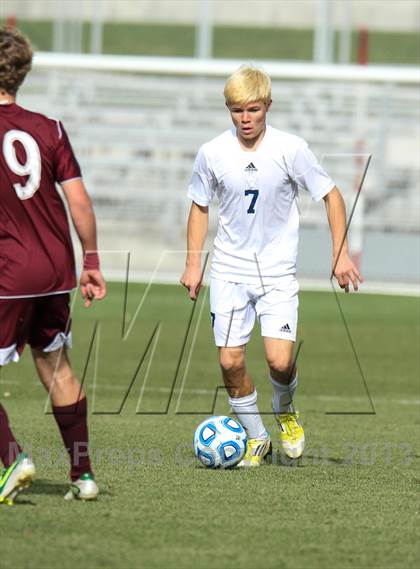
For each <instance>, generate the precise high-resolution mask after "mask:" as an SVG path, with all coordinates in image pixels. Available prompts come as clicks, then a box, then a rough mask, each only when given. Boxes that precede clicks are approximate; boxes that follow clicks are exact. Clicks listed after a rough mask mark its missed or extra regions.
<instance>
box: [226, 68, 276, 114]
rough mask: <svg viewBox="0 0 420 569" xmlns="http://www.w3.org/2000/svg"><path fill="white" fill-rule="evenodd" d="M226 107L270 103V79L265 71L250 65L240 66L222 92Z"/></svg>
mask: <svg viewBox="0 0 420 569" xmlns="http://www.w3.org/2000/svg"><path fill="white" fill-rule="evenodd" d="M223 93H224V95H225V99H226V103H227V104H228V105H231V104H235V103H236V104H241V105H246V104H248V103H254V102H256V101H263V103H265V104H267V103H269V102H270V101H271V79H270V77H269V76H268V75H267V73H266V72H265V71H263V70H262V69H258V67H253V66H252V65H242V66H241V67H240V68H239V69H238V70H236V71H235V73H233V74H232V75H231V76H230V77H229V78H228V80H227V81H226V85H225V89H224V91H223Z"/></svg>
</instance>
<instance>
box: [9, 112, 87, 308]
mask: <svg viewBox="0 0 420 569" xmlns="http://www.w3.org/2000/svg"><path fill="white" fill-rule="evenodd" d="M80 176H81V173H80V167H79V164H78V163H77V160H76V158H75V156H74V154H73V150H72V148H71V145H70V142H69V139H68V137H67V134H66V132H65V130H64V128H63V126H62V125H61V123H60V122H59V121H56V120H53V119H49V118H47V117H45V116H44V115H41V114H38V113H33V112H30V111H27V110H25V109H23V108H22V107H19V106H18V105H16V104H10V105H0V298H10V297H22V296H38V295H47V294H54V293H59V292H66V291H70V290H71V289H73V288H74V287H75V286H76V277H75V264H74V253H73V246H72V242H71V237H70V229H69V224H68V220H67V214H66V211H65V208H64V204H63V201H62V199H61V197H60V195H59V193H58V192H57V189H56V187H55V183H56V182H59V183H62V182H65V181H69V180H71V179H74V178H80Z"/></svg>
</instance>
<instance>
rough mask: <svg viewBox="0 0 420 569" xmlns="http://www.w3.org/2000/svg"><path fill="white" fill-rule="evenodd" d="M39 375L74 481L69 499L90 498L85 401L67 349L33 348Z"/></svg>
mask: <svg viewBox="0 0 420 569" xmlns="http://www.w3.org/2000/svg"><path fill="white" fill-rule="evenodd" d="M32 356H33V359H34V363H35V367H36V370H37V372H38V376H39V378H40V380H41V382H42V384H43V385H44V387H45V389H46V390H47V391H48V393H49V396H50V399H51V404H52V411H53V414H54V418H55V420H56V423H57V426H58V428H59V430H60V433H61V437H62V439H63V443H64V446H65V448H66V449H67V452H68V454H69V458H70V478H71V480H72V482H73V485H72V486H71V490H70V494H69V495H68V497H69V498H70V496H72V495H75V497H80V498H83V499H87V500H88V499H93V498H96V496H97V495H98V488H97V486H96V483H95V482H94V476H93V472H92V467H91V463H90V458H89V436H88V425H87V400H86V396H85V394H84V392H83V389H82V387H81V385H80V383H79V381H78V379H77V378H76V377H75V375H74V373H73V370H72V367H71V365H70V360H69V357H68V353H67V348H66V346H63V347H62V348H61V349H59V350H55V351H53V352H44V351H42V350H39V349H34V348H33V349H32Z"/></svg>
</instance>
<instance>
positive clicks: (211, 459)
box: [194, 415, 247, 468]
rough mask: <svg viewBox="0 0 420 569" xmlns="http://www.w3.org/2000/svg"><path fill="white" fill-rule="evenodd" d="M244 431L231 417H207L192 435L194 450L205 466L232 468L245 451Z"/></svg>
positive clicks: (245, 439)
mask: <svg viewBox="0 0 420 569" xmlns="http://www.w3.org/2000/svg"><path fill="white" fill-rule="evenodd" d="M246 444H247V438H246V432H245V429H244V428H243V426H242V425H241V424H240V423H239V421H237V420H236V419H233V418H232V417H226V416H224V415H220V416H218V417H209V418H208V419H206V420H205V421H203V422H202V423H200V424H199V425H198V427H197V430H196V431H195V435H194V452H195V455H196V457H197V458H198V460H200V462H202V463H203V464H204V466H206V467H207V468H232V467H233V466H236V465H237V464H238V462H240V461H241V460H242V458H243V456H244V454H245V451H246Z"/></svg>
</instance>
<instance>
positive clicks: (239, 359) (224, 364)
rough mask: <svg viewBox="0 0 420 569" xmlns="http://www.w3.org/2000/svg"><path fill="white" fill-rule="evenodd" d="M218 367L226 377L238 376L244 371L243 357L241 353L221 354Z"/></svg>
mask: <svg viewBox="0 0 420 569" xmlns="http://www.w3.org/2000/svg"><path fill="white" fill-rule="evenodd" d="M220 367H221V368H222V371H223V373H224V374H226V375H233V374H235V375H236V374H238V373H241V372H244V371H245V356H244V354H243V353H242V352H240V353H236V352H233V353H232V352H228V351H227V352H222V353H221V354H220Z"/></svg>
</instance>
